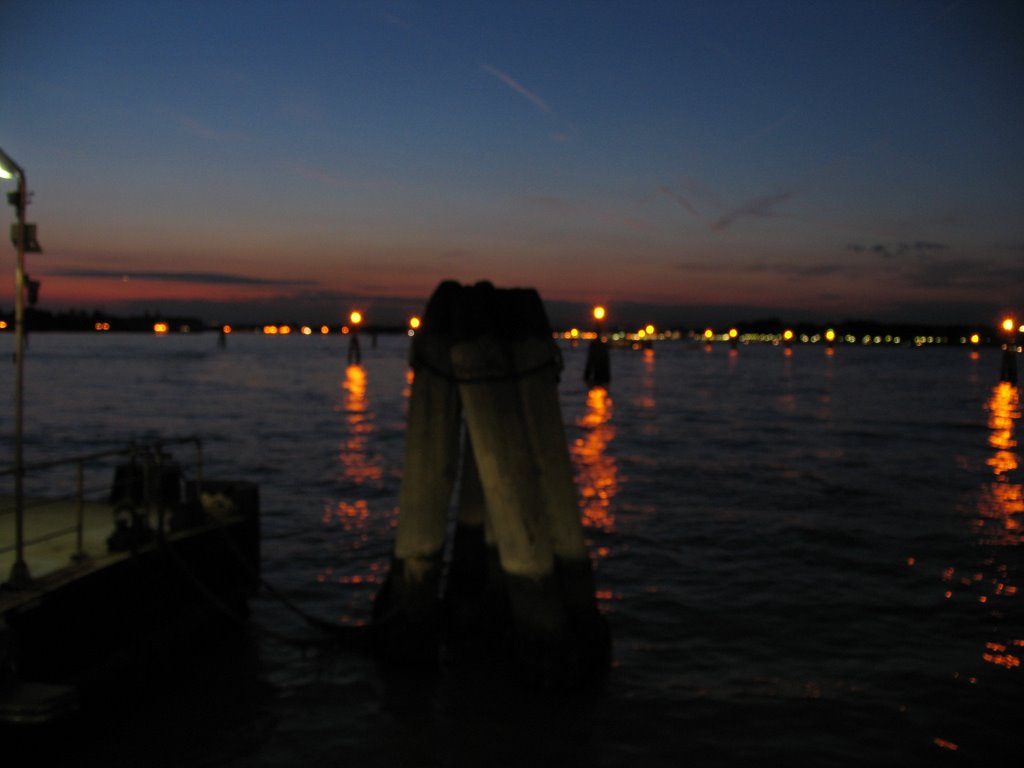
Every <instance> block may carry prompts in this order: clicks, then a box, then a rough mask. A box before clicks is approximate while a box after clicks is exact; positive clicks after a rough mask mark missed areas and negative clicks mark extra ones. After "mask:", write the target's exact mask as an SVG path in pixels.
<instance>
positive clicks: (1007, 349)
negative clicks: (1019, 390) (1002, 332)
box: [999, 344, 1017, 385]
mask: <svg viewBox="0 0 1024 768" xmlns="http://www.w3.org/2000/svg"><path fill="white" fill-rule="evenodd" d="M999 380H1000V381H1005V382H1006V383H1007V384H1014V385H1015V384H1016V383H1017V348H1016V346H1015V345H1013V344H1007V345H1005V346H1004V347H1003V359H1002V362H1001V363H1000V366H999Z"/></svg>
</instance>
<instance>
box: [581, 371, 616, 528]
mask: <svg viewBox="0 0 1024 768" xmlns="http://www.w3.org/2000/svg"><path fill="white" fill-rule="evenodd" d="M611 417H612V398H611V396H610V395H609V394H608V390H607V389H605V388H604V387H592V388H591V389H590V391H589V392H588V393H587V410H586V412H585V413H584V414H583V416H581V417H580V419H579V420H578V421H577V426H579V427H581V428H582V429H583V430H584V434H583V436H582V437H580V438H577V439H576V441H575V443H574V444H573V446H572V451H571V452H572V458H573V465H574V466H575V468H576V485H577V486H578V487H579V489H580V507H581V512H582V519H583V525H584V526H586V527H588V528H598V529H600V530H603V531H607V532H610V531H612V530H613V529H614V526H615V519H614V517H613V515H612V514H611V511H610V508H611V501H612V499H613V498H614V497H615V494H616V492H617V491H618V466H617V465H616V462H615V458H614V457H613V456H610V455H609V454H608V451H607V449H608V444H609V443H610V442H611V441H612V440H613V439H614V437H615V427H614V426H613V425H612V423H611Z"/></svg>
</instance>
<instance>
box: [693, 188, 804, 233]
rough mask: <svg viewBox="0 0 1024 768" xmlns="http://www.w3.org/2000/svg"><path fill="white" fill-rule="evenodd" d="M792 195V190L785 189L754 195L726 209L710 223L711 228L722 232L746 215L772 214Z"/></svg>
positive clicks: (766, 215)
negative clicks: (769, 193)
mask: <svg viewBox="0 0 1024 768" xmlns="http://www.w3.org/2000/svg"><path fill="white" fill-rule="evenodd" d="M792 196H793V192H792V190H787V191H786V192H779V193H777V194H774V195H764V196H762V197H755V198H753V199H752V200H748V201H747V202H745V203H743V204H742V205H739V206H737V207H736V208H733V209H731V210H729V211H727V212H726V213H725V214H723V215H722V216H721V217H720V218H719V219H717V220H716V221H715V222H714V223H713V224H712V225H711V228H712V229H713V230H715V231H716V232H722V231H724V230H726V229H728V228H729V227H730V226H732V224H733V222H735V221H736V220H737V219H742V218H744V217H747V216H752V217H757V218H765V217H768V216H774V215H775V211H774V210H773V209H774V208H775V207H776V206H778V205H780V204H782V203H784V202H786V201H787V200H789V199H790V198H791V197H792Z"/></svg>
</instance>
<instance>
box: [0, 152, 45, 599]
mask: <svg viewBox="0 0 1024 768" xmlns="http://www.w3.org/2000/svg"><path fill="white" fill-rule="evenodd" d="M0 179H15V180H17V183H18V189H17V191H16V192H11V193H9V194H8V195H7V199H8V201H10V203H11V204H12V205H13V206H14V209H15V211H16V214H17V221H16V222H15V224H14V226H13V227H12V228H11V237H12V239H13V240H14V244H15V246H16V247H17V249H18V259H17V263H16V267H15V272H14V295H15V305H14V306H15V309H14V335H15V342H14V345H15V346H14V366H15V374H14V521H15V522H14V530H15V533H14V540H15V558H14V566H13V567H12V568H11V578H10V582H9V584H10V585H11V586H12V587H14V588H21V587H24V586H26V585H27V584H28V582H29V580H30V576H29V572H28V566H27V565H26V564H25V539H24V536H25V489H24V480H25V478H24V475H25V456H24V450H23V448H24V434H25V433H24V424H25V422H24V413H25V290H26V288H29V287H30V285H29V282H28V281H27V280H26V277H25V254H26V253H40V252H41V251H42V248H40V247H39V243H38V242H36V236H35V225H34V224H26V223H25V207H26V206H27V205H28V183H27V182H26V180H25V172H24V171H23V170H22V169H21V166H20V165H18V164H17V163H16V162H14V161H13V160H12V159H11V158H10V157H8V155H7V153H6V152H4V151H3V150H2V149H0Z"/></svg>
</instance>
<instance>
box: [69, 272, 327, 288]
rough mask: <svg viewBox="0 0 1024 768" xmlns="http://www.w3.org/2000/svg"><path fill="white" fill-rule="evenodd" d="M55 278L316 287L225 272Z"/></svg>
mask: <svg viewBox="0 0 1024 768" xmlns="http://www.w3.org/2000/svg"><path fill="white" fill-rule="evenodd" d="M50 274H52V275H54V276H55V277H84V278H90V279H98V280H121V281H125V280H152V281H156V282H162V283H190V284H193V285H277V286H294V285H316V283H315V282H314V281H312V280H278V279H269V278H263V277H251V276H249V275H232V274H228V273H225V272H155V271H146V270H143V271H133V272H123V271H121V272H119V271H116V270H112V269H68V270H63V271H60V272H51V273H50Z"/></svg>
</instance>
